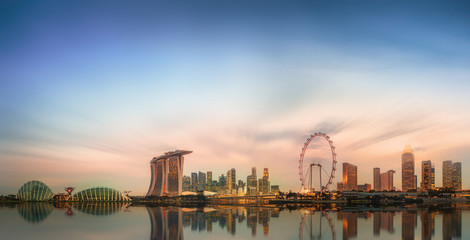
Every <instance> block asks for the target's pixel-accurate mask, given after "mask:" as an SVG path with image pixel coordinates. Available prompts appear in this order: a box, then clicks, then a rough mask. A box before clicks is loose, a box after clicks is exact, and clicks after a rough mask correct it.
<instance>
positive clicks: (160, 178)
mask: <svg viewBox="0 0 470 240" xmlns="http://www.w3.org/2000/svg"><path fill="white" fill-rule="evenodd" d="M190 153H192V151H184V150H176V151H173V152H167V153H165V154H163V155H161V156H159V157H154V158H153V159H152V161H150V171H151V175H152V177H151V180H150V187H149V190H148V192H147V196H178V195H181V193H182V190H183V164H184V157H183V155H186V154H190Z"/></svg>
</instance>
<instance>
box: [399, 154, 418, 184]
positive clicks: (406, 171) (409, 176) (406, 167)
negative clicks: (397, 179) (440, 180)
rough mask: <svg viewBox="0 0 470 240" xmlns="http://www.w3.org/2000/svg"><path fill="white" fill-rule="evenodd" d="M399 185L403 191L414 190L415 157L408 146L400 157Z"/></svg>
mask: <svg viewBox="0 0 470 240" xmlns="http://www.w3.org/2000/svg"><path fill="white" fill-rule="evenodd" d="M401 169H402V173H401V183H402V189H403V191H407V190H409V189H415V188H416V185H415V157H414V154H413V149H412V148H411V146H410V145H406V146H405V148H404V149H403V154H402V155H401Z"/></svg>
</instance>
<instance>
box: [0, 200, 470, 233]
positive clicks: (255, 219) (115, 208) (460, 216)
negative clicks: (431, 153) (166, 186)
mask: <svg viewBox="0 0 470 240" xmlns="http://www.w3.org/2000/svg"><path fill="white" fill-rule="evenodd" d="M469 222H470V205H467V204H457V205H456V204H454V205H422V206H417V205H409V206H387V207H371V206H368V207H365V206H362V207H360V206H335V205H328V206H322V207H320V206H316V207H306V208H300V207H297V206H289V207H286V206H283V207H279V206H275V205H267V206H263V207H260V206H258V207H255V206H250V207H247V206H222V205H207V206H205V207H172V206H166V207H162V206H145V205H137V206H135V205H130V204H128V203H81V204H80V203H75V204H71V205H68V204H62V205H55V206H54V205H53V204H50V203H17V204H3V205H0V232H1V234H2V238H5V239H59V238H64V237H65V238H67V239H222V238H232V239H378V238H380V239H397V238H402V239H465V236H470V230H469V229H466V228H464V227H463V226H465V225H466V224H468V223H469Z"/></svg>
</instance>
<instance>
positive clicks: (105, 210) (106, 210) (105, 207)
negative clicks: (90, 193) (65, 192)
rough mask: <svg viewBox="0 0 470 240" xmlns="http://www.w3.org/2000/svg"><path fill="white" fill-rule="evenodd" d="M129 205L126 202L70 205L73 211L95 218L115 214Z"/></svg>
mask: <svg viewBox="0 0 470 240" xmlns="http://www.w3.org/2000/svg"><path fill="white" fill-rule="evenodd" d="M129 205H130V203H126V202H82V203H72V206H73V208H74V209H76V210H78V211H80V212H83V213H86V214H91V215H97V216H106V215H110V214H115V213H117V212H119V211H121V210H123V209H125V208H127V207H128V206H129Z"/></svg>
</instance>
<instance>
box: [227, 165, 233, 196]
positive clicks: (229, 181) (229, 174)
mask: <svg viewBox="0 0 470 240" xmlns="http://www.w3.org/2000/svg"><path fill="white" fill-rule="evenodd" d="M232 187H233V183H232V171H231V170H228V171H227V191H228V193H229V194H230V193H232Z"/></svg>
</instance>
